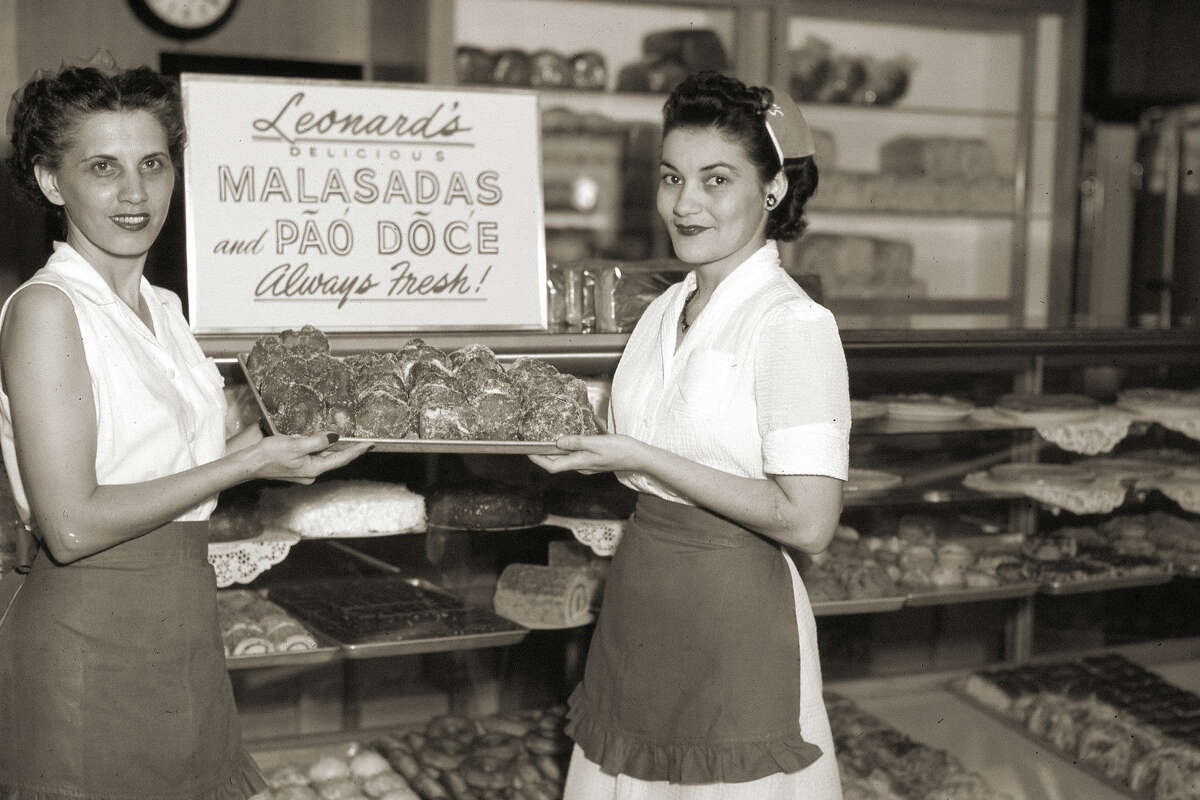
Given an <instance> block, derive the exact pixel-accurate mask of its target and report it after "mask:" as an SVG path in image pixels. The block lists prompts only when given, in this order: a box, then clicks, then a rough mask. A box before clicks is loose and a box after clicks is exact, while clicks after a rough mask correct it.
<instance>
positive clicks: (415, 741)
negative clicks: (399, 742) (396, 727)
mask: <svg viewBox="0 0 1200 800" xmlns="http://www.w3.org/2000/svg"><path fill="white" fill-rule="evenodd" d="M404 741H406V742H408V749H409V750H412V751H413V752H414V753H415V752H417V751H418V750H420V749H421V748H422V747H424V746H425V734H423V733H417V732H416V731H411V732H409V733H406V734H404Z"/></svg>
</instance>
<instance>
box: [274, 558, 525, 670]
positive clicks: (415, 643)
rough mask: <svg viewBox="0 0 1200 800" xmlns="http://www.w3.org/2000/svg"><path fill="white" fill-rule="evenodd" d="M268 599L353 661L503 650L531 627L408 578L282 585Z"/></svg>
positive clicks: (314, 581) (334, 580) (354, 579)
mask: <svg viewBox="0 0 1200 800" xmlns="http://www.w3.org/2000/svg"><path fill="white" fill-rule="evenodd" d="M268 597H269V598H270V599H271V600H272V601H273V602H275V603H278V604H279V605H280V606H283V607H284V608H285V609H287V610H288V611H290V612H291V613H293V614H294V615H296V616H297V617H299V618H300V619H301V620H303V621H304V622H306V623H308V624H309V625H310V626H312V628H314V629H315V630H317V631H319V632H321V633H322V634H325V635H326V636H327V637H328V638H330V639H332V640H334V641H335V642H337V643H338V644H339V645H341V647H342V649H343V650H344V652H345V655H346V657H347V658H376V657H380V656H391V655H406V654H412V653H431V652H444V651H448V650H461V649H472V648H479V647H499V646H502V645H509V644H515V643H516V642H519V641H520V640H521V639H523V638H525V636H526V634H528V633H529V631H528V629H527V628H524V627H522V626H520V625H517V624H516V623H514V622H510V621H509V620H507V619H505V618H503V617H501V616H499V615H497V614H496V613H494V612H493V611H492V610H491V609H489V608H480V607H475V606H468V605H467V604H466V603H464V602H462V600H460V599H459V598H458V597H456V596H455V595H453V594H452V593H450V592H448V591H446V590H444V589H442V588H441V587H439V586H436V585H435V584H433V583H431V582H429V581H426V580H423V579H420V578H411V577H407V576H404V575H396V574H393V575H374V576H368V577H355V578H331V579H319V580H304V581H292V582H288V583H281V584H279V585H277V586H273V587H271V588H270V589H269V590H268Z"/></svg>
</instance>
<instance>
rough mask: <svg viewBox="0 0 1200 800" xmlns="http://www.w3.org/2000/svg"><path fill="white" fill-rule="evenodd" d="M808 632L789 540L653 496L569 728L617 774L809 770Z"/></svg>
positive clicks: (629, 545) (642, 501)
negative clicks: (800, 629)
mask: <svg viewBox="0 0 1200 800" xmlns="http://www.w3.org/2000/svg"><path fill="white" fill-rule="evenodd" d="M799 648H800V644H799V638H798V636H797V630H796V606H795V600H794V596H793V587H792V581H791V575H790V572H789V570H788V566H787V562H786V561H785V560H784V558H783V556H782V555H781V553H780V548H779V545H778V544H775V543H773V542H771V541H770V540H768V539H766V538H764V537H762V536H759V535H758V534H755V533H753V532H751V531H748V530H746V529H745V528H742V527H740V526H738V525H736V524H734V523H732V522H730V521H729V520H726V519H723V518H721V517H718V516H716V515H714V514H712V513H710V512H708V511H705V510H704V509H700V508H696V507H694V506H688V505H683V504H680V503H671V502H668V501H666V500H662V499H659V498H656V497H652V496H649V495H641V496H640V497H639V499H638V505H637V510H636V511H635V512H634V515H633V517H632V518H631V520H630V521H629V524H628V525H627V526H626V529H625V533H624V534H623V536H622V539H621V543H620V546H619V547H618V548H617V552H616V555H615V556H614V557H613V563H612V568H611V569H610V571H609V577H608V582H607V584H606V586H605V591H604V605H603V608H602V609H601V611H600V617H599V619H598V621H597V623H596V631H595V634H594V636H593V638H592V644H591V647H590V649H589V651H588V658H587V665H586V667H585V670H584V679H583V682H582V683H581V684H580V685H579V686H578V687H577V688H576V690H575V691H574V693H573V694H572V695H571V700H570V704H571V710H570V720H569V723H568V727H567V731H568V733H569V734H570V735H571V736H572V738H574V739H575V741H576V742H577V743H578V744H579V746H580V747H581V748H582V749H583V752H584V753H585V754H586V755H587V757H588V759H589V760H591V761H593V762H595V763H597V764H599V765H600V767H601V769H602V770H603V771H604V772H606V773H608V774H610V775H617V774H622V775H630V776H632V777H635V778H639V779H641V780H648V781H659V780H665V781H671V782H672V783H681V784H695V783H740V782H744V781H751V780H756V779H758V778H762V777H765V776H767V775H771V774H774V773H778V772H785V773H790V772H796V771H799V770H801V769H803V768H804V767H806V766H808V765H809V764H811V763H813V762H814V761H816V760H817V759H818V758H819V757H820V756H821V748H819V747H818V746H816V745H814V744H811V743H809V742H807V741H805V739H804V737H803V735H802V732H801V730H800V723H799V720H800V716H801V714H800V683H801V682H800V651H799Z"/></svg>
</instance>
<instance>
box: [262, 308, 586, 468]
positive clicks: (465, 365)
mask: <svg viewBox="0 0 1200 800" xmlns="http://www.w3.org/2000/svg"><path fill="white" fill-rule="evenodd" d="M238 363H239V364H240V365H241V367H242V370H243V371H244V373H245V375H246V381H247V383H248V384H249V385H250V387H251V388H252V389H253V390H254V397H255V400H256V402H257V403H258V404H259V406H260V408H261V409H262V414H263V418H264V419H265V420H266V423H267V425H268V426H269V427H270V430H271V432H272V433H276V434H307V433H315V432H318V431H331V432H335V433H337V434H338V435H339V436H340V437H341V438H342V439H343V440H345V441H352V442H358V441H366V442H371V443H373V444H374V450H375V451H376V452H463V453H561V452H562V451H561V450H559V449H558V448H557V447H556V446H555V444H554V442H555V441H556V440H557V439H558V438H559V437H561V436H567V435H572V434H593V433H598V432H599V430H600V428H599V424H598V423H597V421H596V416H595V413H594V410H593V408H592V405H591V402H590V400H589V398H588V391H587V384H586V383H585V382H584V381H583V380H582V379H580V378H577V377H575V376H573V375H568V374H566V373H562V372H559V371H558V369H557V368H555V367H554V365H552V364H550V363H549V362H546V361H542V360H540V359H537V358H527V357H522V358H517V359H515V360H513V361H511V362H508V363H503V362H501V361H500V359H498V358H497V357H496V354H495V353H493V352H492V350H491V349H490V348H488V347H487V346H485V345H482V344H469V345H466V346H464V347H461V348H459V349H457V350H454V351H452V352H447V351H445V350H442V349H440V348H438V347H435V346H433V345H431V344H428V343H426V342H424V341H422V340H421V339H410V340H409V341H408V342H406V343H405V344H404V345H403V346H402V347H400V348H399V349H398V350H395V351H390V350H389V351H380V350H368V351H363V352H359V353H353V354H350V355H346V356H334V355H332V353H331V352H330V348H329V340H328V338H327V337H326V336H325V334H324V333H323V332H322V331H320V330H319V329H317V328H315V327H313V326H311V325H305V326H304V327H302V328H300V329H299V330H291V329H289V330H285V331H283V332H281V333H279V334H273V335H268V336H261V337H259V338H258V339H257V340H256V341H255V343H254V346H253V347H252V348H251V350H250V352H248V353H242V354H239V355H238Z"/></svg>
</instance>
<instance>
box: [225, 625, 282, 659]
mask: <svg viewBox="0 0 1200 800" xmlns="http://www.w3.org/2000/svg"><path fill="white" fill-rule="evenodd" d="M222 638H223V639H224V644H225V654H226V655H227V656H250V655H263V654H265V653H270V652H272V650H273V649H274V648H273V647H272V645H271V642H270V640H268V639H267V638H266V637H264V636H263V635H262V634H261V633H256V632H255V631H253V630H251V629H249V628H237V629H234V630H230V631H227V632H226V633H225V634H224V635H223V637H222Z"/></svg>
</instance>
